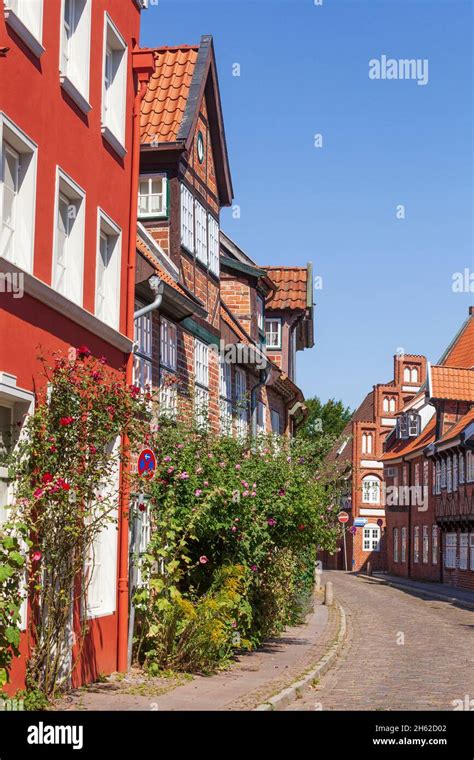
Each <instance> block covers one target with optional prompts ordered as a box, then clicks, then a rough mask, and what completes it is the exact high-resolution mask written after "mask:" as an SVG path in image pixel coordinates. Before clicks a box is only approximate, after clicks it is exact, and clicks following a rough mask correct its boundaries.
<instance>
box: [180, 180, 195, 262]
mask: <svg viewBox="0 0 474 760" xmlns="http://www.w3.org/2000/svg"><path fill="white" fill-rule="evenodd" d="M180 192H181V200H180V208H181V225H180V226H181V245H182V246H183V248H185V249H186V250H187V251H188V253H191V254H194V198H193V194H192V192H191V191H190V190H189V188H188V187H187V186H186V185H185V184H184V182H181V191H180Z"/></svg>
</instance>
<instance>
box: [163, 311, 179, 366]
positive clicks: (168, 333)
mask: <svg viewBox="0 0 474 760" xmlns="http://www.w3.org/2000/svg"><path fill="white" fill-rule="evenodd" d="M160 366H162V367H165V368H166V369H168V370H171V371H172V372H176V369H177V366H178V330H177V327H176V325H175V324H174V323H173V322H170V320H169V319H166V318H165V317H160Z"/></svg>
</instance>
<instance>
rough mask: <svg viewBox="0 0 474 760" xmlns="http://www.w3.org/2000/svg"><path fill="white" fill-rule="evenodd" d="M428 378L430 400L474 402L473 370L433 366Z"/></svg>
mask: <svg viewBox="0 0 474 760" xmlns="http://www.w3.org/2000/svg"><path fill="white" fill-rule="evenodd" d="M428 378H429V388H428V393H429V395H430V398H432V399H453V400H455V401H472V402H474V369H465V368H463V367H446V366H438V365H434V366H432V367H431V368H430V372H429V375H428Z"/></svg>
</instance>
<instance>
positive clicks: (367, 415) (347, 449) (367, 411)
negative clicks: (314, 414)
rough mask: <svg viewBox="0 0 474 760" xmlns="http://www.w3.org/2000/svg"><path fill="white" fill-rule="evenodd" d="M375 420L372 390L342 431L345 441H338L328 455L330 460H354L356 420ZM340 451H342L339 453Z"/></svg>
mask: <svg viewBox="0 0 474 760" xmlns="http://www.w3.org/2000/svg"><path fill="white" fill-rule="evenodd" d="M373 421H374V392H373V391H370V392H369V393H368V394H367V396H366V397H365V398H364V400H363V402H362V403H361V404H360V406H359V407H358V408H357V409H356V410H355V412H354V414H353V415H352V417H351V419H350V420H349V422H348V423H347V425H346V427H345V428H344V430H343V431H342V434H341V438H342V440H343V441H345V445H344V443H343V444H342V445H341V443H340V442H338V443H336V444H335V445H334V446H333V448H332V449H331V450H330V452H329V454H328V455H327V460H328V461H329V462H334V461H350V462H352V451H353V437H352V428H353V423H354V422H373ZM339 451H340V453H338V452H339Z"/></svg>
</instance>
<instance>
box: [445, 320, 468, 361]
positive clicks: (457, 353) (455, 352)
mask: <svg viewBox="0 0 474 760" xmlns="http://www.w3.org/2000/svg"><path fill="white" fill-rule="evenodd" d="M439 363H440V364H443V365H444V366H445V367H474V315H471V316H470V317H469V318H468V319H467V320H466V322H465V323H464V325H463V326H462V327H461V330H460V331H459V333H458V334H457V336H456V337H455V339H454V341H453V342H452V344H451V346H449V348H448V350H447V351H446V352H445V354H444V356H443V357H442V359H441V360H440V362H439Z"/></svg>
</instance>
